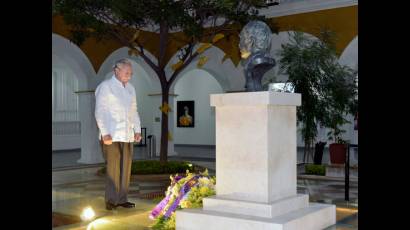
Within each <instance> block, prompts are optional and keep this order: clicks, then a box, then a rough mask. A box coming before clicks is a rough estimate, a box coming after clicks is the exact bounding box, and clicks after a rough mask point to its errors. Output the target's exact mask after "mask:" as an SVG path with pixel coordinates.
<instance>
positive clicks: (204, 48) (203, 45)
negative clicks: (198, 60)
mask: <svg viewBox="0 0 410 230" xmlns="http://www.w3.org/2000/svg"><path fill="white" fill-rule="evenodd" d="M211 46H212V44H211V43H203V44H202V45H201V46H200V47H199V48H198V49H197V50H196V52H197V53H199V54H201V53H203V52H204V51H205V50H207V49H208V48H209V47H211Z"/></svg>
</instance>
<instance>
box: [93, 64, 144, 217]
mask: <svg viewBox="0 0 410 230" xmlns="http://www.w3.org/2000/svg"><path fill="white" fill-rule="evenodd" d="M131 76H132V65H131V62H130V61H129V60H127V59H121V60H119V61H117V62H116V63H115V65H114V76H112V78H111V79H108V80H105V81H103V82H102V83H101V84H100V85H99V86H98V87H97V89H96V91H95V96H96V105H95V118H96V120H97V125H98V128H99V130H100V135H99V137H100V140H101V141H102V142H103V144H102V150H103V153H104V157H105V159H106V162H107V182H106V188H105V203H106V209H107V210H112V209H115V208H116V207H118V206H122V207H125V208H133V207H135V204H134V203H131V202H128V197H127V194H128V187H129V183H130V174H131V163H132V156H133V142H134V141H136V142H139V141H140V140H141V125H140V118H139V114H138V111H137V99H136V95H135V89H134V87H133V86H132V85H131V84H130V83H128V81H129V80H130V79H131Z"/></svg>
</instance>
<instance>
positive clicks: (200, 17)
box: [52, 0, 277, 44]
mask: <svg viewBox="0 0 410 230" xmlns="http://www.w3.org/2000/svg"><path fill="white" fill-rule="evenodd" d="M263 7H265V5H264V1H263V0H190V1H175V0H56V1H55V2H54V3H53V6H52V10H53V13H58V14H60V15H62V16H63V17H64V20H65V22H66V23H68V24H69V25H71V26H73V27H74V28H73V30H72V35H73V37H72V39H73V41H74V42H76V43H77V44H81V43H82V42H83V41H84V38H86V37H89V36H94V37H98V38H100V37H101V36H106V35H109V36H113V37H114V38H118V37H121V39H126V40H128V39H129V38H128V37H124V34H123V32H124V30H122V29H121V28H119V27H122V28H133V29H142V28H144V27H145V26H147V25H163V26H165V27H166V28H168V29H182V31H183V32H184V33H185V34H186V35H188V37H192V38H194V40H197V41H199V40H200V39H201V38H202V36H203V32H204V28H205V27H204V26H205V24H206V23H209V22H211V23H212V21H213V20H215V19H216V18H225V19H226V21H227V22H228V21H229V22H238V23H240V24H242V25H243V24H245V23H247V22H248V21H249V20H253V19H259V20H265V17H264V16H259V15H258V13H259V12H258V9H260V8H263ZM228 24H229V23H226V24H225V25H228ZM115 26H117V28H115ZM213 27H216V26H213ZM90 29H92V32H90ZM272 29H273V30H274V31H275V32H276V31H277V28H275V27H274V26H272Z"/></svg>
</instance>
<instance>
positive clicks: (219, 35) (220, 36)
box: [212, 33, 225, 43]
mask: <svg viewBox="0 0 410 230" xmlns="http://www.w3.org/2000/svg"><path fill="white" fill-rule="evenodd" d="M223 37H225V35H224V34H221V33H219V34H216V35H215V36H214V38H213V39H212V42H213V43H215V42H217V41H219V40H221V39H222V38H223Z"/></svg>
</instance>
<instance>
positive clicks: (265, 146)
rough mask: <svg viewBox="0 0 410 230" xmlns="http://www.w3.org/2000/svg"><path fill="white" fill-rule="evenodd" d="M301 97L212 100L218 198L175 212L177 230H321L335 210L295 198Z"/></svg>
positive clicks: (255, 94) (300, 196)
mask: <svg viewBox="0 0 410 230" xmlns="http://www.w3.org/2000/svg"><path fill="white" fill-rule="evenodd" d="M300 104H301V95H300V94H293V93H277V92H271V91H264V92H246V93H230V94H213V95H211V106H214V107H215V114H216V196H213V197H209V198H204V199H203V209H191V210H190V209H184V210H181V211H177V212H176V213H177V214H176V229H177V230H182V229H200V230H205V229H216V230H219V229H221V230H222V229H223V230H228V229H232V230H233V229H235V230H250V229H252V230H266V229H278V230H279V229H287V230H298V229H304V230H316V229H317V230H319V229H324V228H326V227H328V226H330V225H333V224H335V222H336V209H335V206H334V205H327V204H315V203H309V195H307V194H297V180H296V177H297V168H296V138H297V137H296V106H300Z"/></svg>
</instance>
